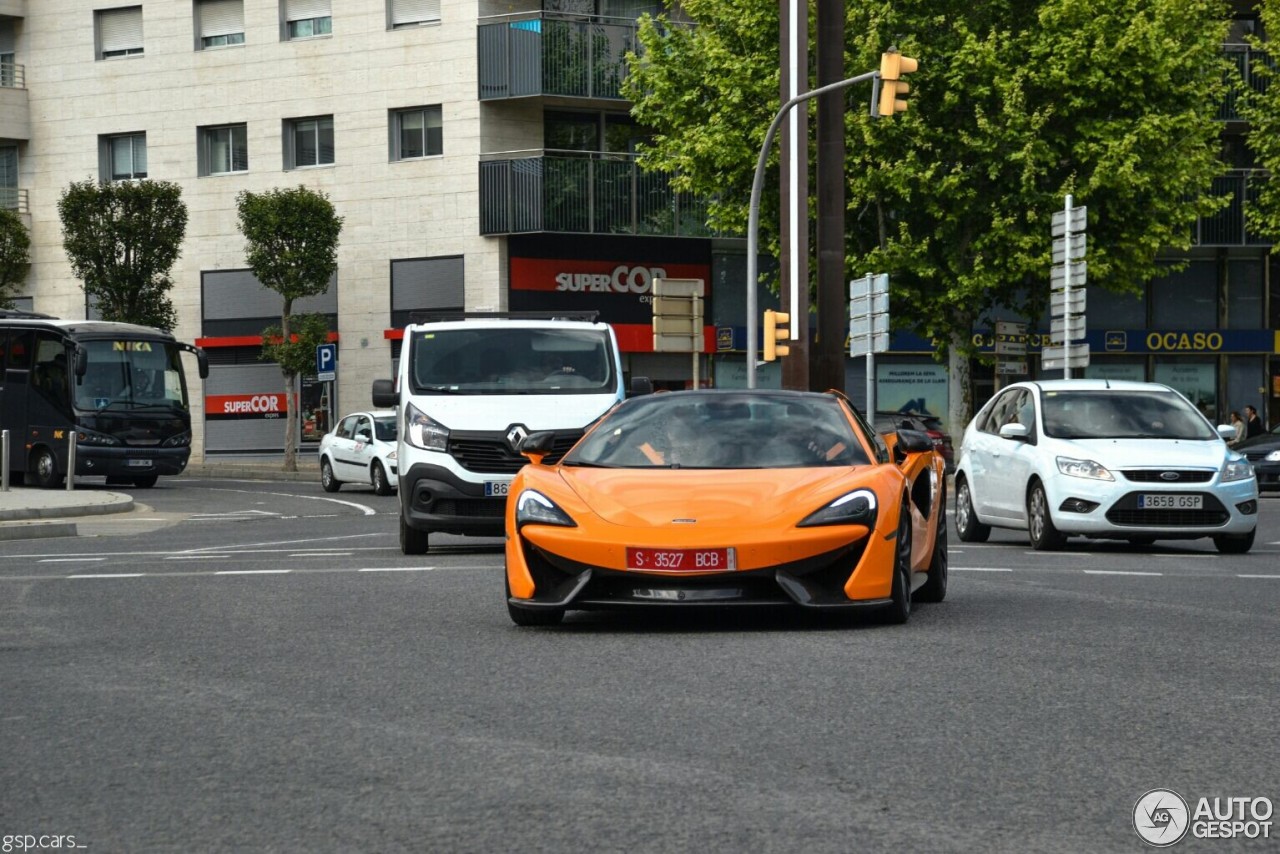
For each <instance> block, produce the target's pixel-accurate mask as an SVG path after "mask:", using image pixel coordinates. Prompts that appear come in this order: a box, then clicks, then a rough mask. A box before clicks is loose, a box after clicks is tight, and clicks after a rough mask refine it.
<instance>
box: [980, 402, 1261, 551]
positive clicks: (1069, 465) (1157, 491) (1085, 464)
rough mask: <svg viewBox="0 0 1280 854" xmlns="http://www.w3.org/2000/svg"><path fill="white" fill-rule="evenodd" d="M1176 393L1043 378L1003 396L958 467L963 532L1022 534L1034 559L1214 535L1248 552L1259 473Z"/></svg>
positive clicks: (1223, 431) (1223, 429)
mask: <svg viewBox="0 0 1280 854" xmlns="http://www.w3.org/2000/svg"><path fill="white" fill-rule="evenodd" d="M1229 435H1234V431H1232V430H1231V428H1230V427H1227V426H1218V427H1217V428H1215V427H1214V425H1213V424H1211V423H1210V422H1209V421H1208V420H1207V419H1206V418H1205V417H1204V415H1202V414H1201V413H1200V411H1199V410H1197V409H1196V408H1195V407H1194V406H1192V405H1191V403H1190V402H1188V401H1187V399H1186V398H1185V397H1183V396H1182V395H1181V394H1179V393H1178V392H1176V391H1174V390H1173V389H1171V388H1169V387H1168V386H1165V385H1161V384H1159V383H1138V382H1117V381H1111V380H1101V379H1099V380H1089V379H1080V380H1048V381H1044V382H1021V383H1015V384H1014V385H1011V386H1009V387H1007V388H1004V389H1002V390H1001V391H1000V392H999V393H997V394H996V395H995V396H994V397H993V398H991V400H989V401H988V402H987V404H986V405H985V406H983V407H982V410H981V411H980V412H979V413H978V414H977V415H976V416H975V417H974V419H973V420H972V421H971V422H969V426H968V427H967V428H966V429H965V432H964V441H963V442H962V444H961V447H960V459H959V462H958V463H957V464H956V476H955V491H956V511H955V515H956V520H955V521H956V531H957V533H958V534H959V535H960V539H961V540H964V541H965V542H983V541H985V540H986V539H987V537H988V536H989V535H990V533H991V528H992V527H1001V528H1017V529H1025V530H1026V531H1027V533H1028V535H1029V537H1030V539H1031V546H1032V547H1033V548H1035V549H1036V550H1040V551H1043V550H1052V549H1057V548H1061V547H1062V545H1063V543H1064V542H1065V541H1066V539H1067V537H1070V536H1073V535H1082V536H1086V537H1098V538H1104V539H1122V540H1128V541H1129V542H1132V543H1136V544H1143V545H1146V544H1150V543H1153V542H1155V541H1156V540H1166V539H1195V538H1199V537H1213V542H1214V545H1216V546H1217V548H1218V551H1220V552H1226V553H1233V554H1240V553H1243V552H1247V551H1248V550H1249V549H1250V548H1252V547H1253V538H1254V532H1255V530H1256V528H1257V524H1258V484H1257V481H1256V480H1255V479H1254V475H1253V468H1252V467H1251V466H1250V465H1249V462H1248V460H1246V459H1245V458H1244V457H1243V456H1242V455H1241V454H1239V453H1238V452H1236V451H1233V450H1232V449H1230V448H1229V447H1227V443H1226V442H1225V441H1224V437H1225V436H1229Z"/></svg>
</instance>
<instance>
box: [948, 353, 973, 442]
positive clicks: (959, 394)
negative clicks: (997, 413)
mask: <svg viewBox="0 0 1280 854" xmlns="http://www.w3.org/2000/svg"><path fill="white" fill-rule="evenodd" d="M967 339H968V336H967V335H962V334H959V333H957V334H954V335H952V336H951V343H950V346H949V347H948V348H947V376H948V378H949V382H950V388H949V392H950V393H949V394H948V395H947V430H948V431H949V432H950V433H951V437H952V442H953V443H954V444H955V446H956V449H957V450H959V447H960V440H961V439H962V438H963V437H964V428H965V427H967V426H968V425H969V419H970V418H972V417H973V383H972V382H971V381H970V376H969V357H968V355H966V353H965V352H964V349H965V345H967V344H968V343H969V342H968V340H967Z"/></svg>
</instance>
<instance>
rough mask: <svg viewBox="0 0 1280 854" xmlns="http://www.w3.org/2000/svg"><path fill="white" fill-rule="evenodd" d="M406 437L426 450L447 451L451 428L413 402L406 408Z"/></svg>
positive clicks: (409, 441) (414, 444)
mask: <svg viewBox="0 0 1280 854" xmlns="http://www.w3.org/2000/svg"><path fill="white" fill-rule="evenodd" d="M404 437H405V440H406V441H407V442H408V443H409V444H410V445H413V446H414V447H417V448H421V449H422V450H424V451H441V452H443V451H445V450H448V447H449V428H448V427H446V426H444V425H443V424H441V423H440V422H439V421H436V420H434V419H432V418H431V417H430V416H428V415H427V413H425V412H423V411H422V410H421V409H419V408H418V407H416V406H414V405H413V404H412V403H408V404H405V408H404Z"/></svg>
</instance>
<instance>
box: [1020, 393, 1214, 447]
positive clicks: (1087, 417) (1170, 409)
mask: <svg viewBox="0 0 1280 854" xmlns="http://www.w3.org/2000/svg"><path fill="white" fill-rule="evenodd" d="M1042 405H1043V409H1044V432H1045V434H1046V435H1048V436H1053V437H1054V438H1057V439H1187V440H1209V439H1217V438H1219V437H1218V434H1217V432H1216V431H1215V430H1214V429H1213V427H1212V426H1211V425H1210V424H1209V422H1208V421H1206V420H1205V418H1204V416H1203V415H1201V414H1200V413H1199V412H1198V411H1197V410H1196V408H1195V407H1194V406H1192V405H1191V404H1190V403H1188V402H1187V400H1186V399H1185V398H1183V397H1182V396H1181V395H1178V394H1175V393H1173V392H1169V391H1133V390H1129V389H1126V390H1123V391H1121V390H1118V389H1115V390H1098V391H1046V392H1045V393H1044V398H1043V401H1042Z"/></svg>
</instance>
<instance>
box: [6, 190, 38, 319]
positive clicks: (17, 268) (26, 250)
mask: <svg viewBox="0 0 1280 854" xmlns="http://www.w3.org/2000/svg"><path fill="white" fill-rule="evenodd" d="M30 251H31V235H30V234H28V233H27V227H26V225H24V224H23V222H22V218H21V217H19V216H18V215H17V214H16V213H14V212H13V211H10V210H0V308H13V298H14V297H15V296H17V293H18V289H19V288H21V287H22V283H23V282H24V281H26V278H27V270H29V269H31V255H30Z"/></svg>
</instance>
